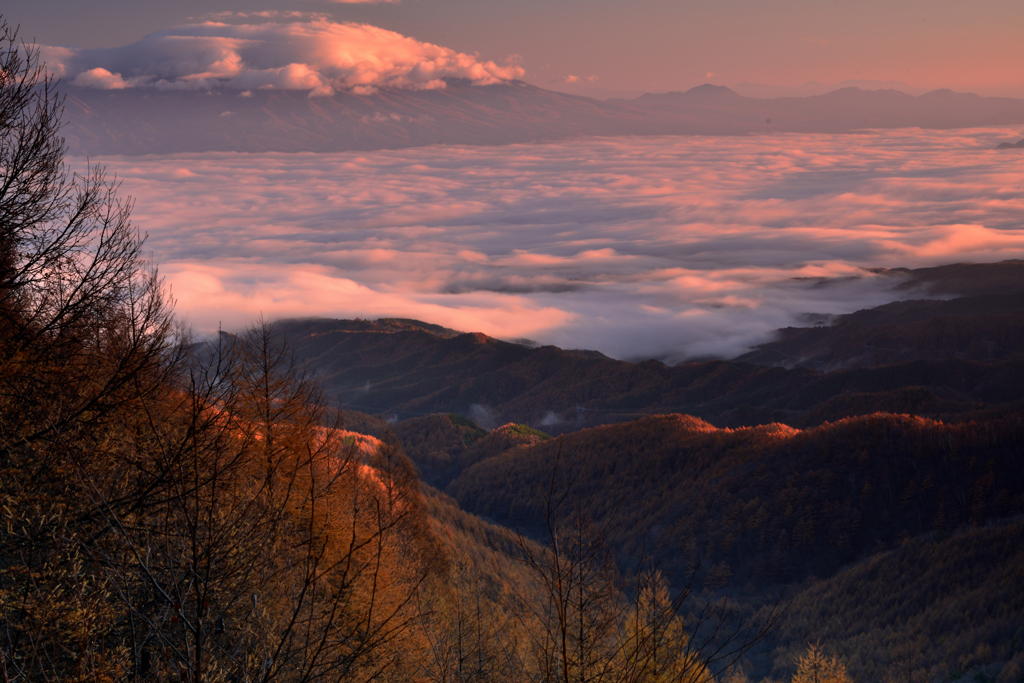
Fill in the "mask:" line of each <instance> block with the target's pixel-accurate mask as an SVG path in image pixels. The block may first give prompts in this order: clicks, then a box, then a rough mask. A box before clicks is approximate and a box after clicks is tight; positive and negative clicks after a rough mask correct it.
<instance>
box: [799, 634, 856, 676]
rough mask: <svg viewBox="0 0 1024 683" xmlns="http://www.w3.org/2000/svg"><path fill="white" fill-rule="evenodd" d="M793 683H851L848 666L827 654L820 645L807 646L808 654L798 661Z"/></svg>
mask: <svg viewBox="0 0 1024 683" xmlns="http://www.w3.org/2000/svg"><path fill="white" fill-rule="evenodd" d="M792 683H851V681H850V677H849V675H847V673H846V665H845V664H843V662H842V661H840V659H839V658H838V657H836V656H835V655H830V654H826V653H825V651H824V650H823V649H822V647H821V645H820V644H818V643H811V644H809V645H808V646H807V652H805V653H804V654H802V655H800V657H798V658H797V660H796V673H795V674H794V675H793V680H792Z"/></svg>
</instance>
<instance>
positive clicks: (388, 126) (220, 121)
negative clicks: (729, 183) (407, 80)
mask: <svg viewBox="0 0 1024 683" xmlns="http://www.w3.org/2000/svg"><path fill="white" fill-rule="evenodd" d="M64 91H65V92H66V94H67V101H66V106H65V116H64V118H65V122H66V123H65V126H64V128H63V129H62V134H63V135H64V136H65V137H66V138H67V141H68V145H69V149H70V151H71V153H73V154H80V155H91V156H96V155H105V154H127V155H139V154H170V153H178V152H193V153H194V152H208V151H221V152H337V151H344V150H376V149H400V148H406V147H418V146H423V145H432V144H443V143H447V144H468V145H500V144H509V143H525V142H540V141H549V140H561V139H566V138H574V137H580V136H593V135H666V134H701V135H742V134H747V133H763V132H771V131H782V132H803V133H843V132H849V131H853V130H857V129H863V128H900V127H907V126H916V127H921V128H962V127H970V126H994V125H1015V124H1024V99H1013V98H998V97H979V96H977V95H971V94H964V93H954V92H952V91H948V90H937V91H934V92H930V93H926V94H924V95H920V96H917V97H915V96H912V95H907V94H905V93H902V92H898V91H895V90H861V89H859V88H842V89H840V90H836V91H834V92H831V93H828V94H825V95H816V96H813V97H780V98H774V99H756V98H752V97H744V96H742V95H740V94H738V93H736V92H734V91H732V90H730V89H728V88H723V87H720V86H713V85H702V86H698V87H696V88H693V89H691V90H688V91H686V92H683V93H665V94H660V95H652V94H646V95H642V96H641V97H638V98H636V99H633V100H628V101H627V100H615V99H613V100H608V101H599V100H594V99H590V98H587V97H581V96H578V95H569V94H566V93H560V92H553V91H550V90H544V89H542V88H538V87H536V86H532V85H529V84H527V83H523V82H520V81H516V82H509V83H502V84H496V85H488V86H473V85H471V84H470V83H469V82H468V81H460V80H449V81H448V82H447V87H446V88H444V89H441V90H423V91H413V90H381V91H379V92H377V93H376V94H373V95H365V96H360V95H355V94H352V93H344V92H342V93H337V94H335V95H333V96H330V97H313V98H310V97H309V96H308V93H307V92H305V91H290V90H275V91H270V90H256V91H252V92H251V93H249V96H246V97H242V96H240V95H239V93H238V92H237V91H233V90H211V91H208V92H201V91H188V90H166V91H160V90H154V89H144V88H129V89H125V90H93V89H87V88H75V87H71V86H65V87H64Z"/></svg>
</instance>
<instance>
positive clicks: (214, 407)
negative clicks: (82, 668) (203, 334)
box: [91, 324, 427, 682]
mask: <svg viewBox="0 0 1024 683" xmlns="http://www.w3.org/2000/svg"><path fill="white" fill-rule="evenodd" d="M188 378H189V379H188V382H187V384H186V385H185V386H184V387H183V388H182V389H181V390H180V392H179V394H178V396H179V400H178V401H177V402H176V403H172V404H171V405H170V406H169V409H168V411H167V412H166V413H163V414H159V415H153V420H152V425H153V429H154V434H153V435H152V438H150V439H148V441H147V443H146V444H145V445H144V447H145V448H147V449H148V452H147V453H146V454H145V457H146V466H145V467H144V468H141V469H140V472H141V475H137V476H142V477H143V479H144V481H140V482H139V483H138V484H136V485H135V486H134V488H135V489H136V490H142V489H145V490H147V492H148V493H147V496H146V498H145V499H144V500H143V499H140V500H139V501H138V504H136V505H134V506H131V507H128V508H126V507H125V506H123V505H121V506H118V505H114V504H111V502H110V500H109V499H107V498H104V499H103V500H102V501H101V507H102V511H103V514H104V517H105V520H106V522H107V524H108V525H109V527H110V530H111V533H110V535H109V536H110V538H109V540H108V541H107V542H105V543H102V544H97V545H95V546H93V547H92V548H91V551H92V552H93V553H94V556H95V557H96V559H97V561H98V562H99V563H100V564H101V565H102V566H103V567H104V568H105V569H106V571H107V574H106V575H107V577H108V580H109V582H110V585H111V586H112V587H113V588H114V589H115V590H116V591H117V594H118V596H119V597H120V598H121V600H122V601H123V603H124V604H125V605H126V607H127V610H128V615H127V618H128V620H129V622H130V630H131V637H130V642H131V647H132V650H133V652H132V657H133V661H134V671H135V674H136V675H137V676H138V677H140V678H144V677H147V676H160V675H174V676H177V677H180V678H183V679H187V680H190V681H196V682H198V681H218V680H229V679H234V680H245V679H248V680H262V681H271V680H283V681H314V680H325V679H326V680H359V679H360V678H362V677H369V676H370V674H371V673H380V672H382V671H385V670H387V669H389V668H390V667H392V666H393V665H394V664H395V663H396V661H397V659H396V656H395V652H394V650H395V648H392V647H391V645H392V644H393V640H394V638H395V637H396V635H397V634H398V633H399V632H401V631H402V630H403V629H404V628H405V626H406V625H407V624H408V623H409V621H410V620H411V619H413V618H414V616H415V613H414V610H413V609H412V603H411V601H412V599H413V597H414V595H415V592H416V590H417V588H418V586H419V584H420V583H421V582H422V580H423V578H424V576H425V573H426V571H427V569H426V567H427V563H426V561H425V560H424V559H423V558H424V555H425V552H424V548H423V544H422V539H421V538H420V534H421V532H420V530H419V528H418V522H417V521H416V520H417V515H418V505H419V502H418V497H417V492H416V489H415V488H414V482H413V481H411V480H409V479H408V477H403V476H400V473H401V472H403V471H404V470H403V468H402V467H401V466H400V458H399V456H398V455H397V454H387V453H383V454H378V455H377V456H376V458H375V459H374V460H375V462H369V463H368V462H366V461H365V460H364V458H363V457H362V454H361V453H360V452H359V451H358V450H357V448H356V446H355V445H354V444H351V443H346V441H345V440H344V439H343V437H342V435H341V434H340V431H339V430H338V429H337V426H335V425H329V424H325V417H326V410H325V407H324V403H323V401H322V399H321V397H320V395H319V389H318V388H317V386H316V384H315V383H314V382H312V381H311V379H310V378H309V377H307V376H304V375H303V374H302V373H301V372H298V371H296V370H295V369H294V368H291V367H289V364H288V355H287V353H286V351H285V350H284V349H283V348H282V347H281V346H280V344H279V343H278V342H277V340H276V339H275V337H274V334H273V331H272V329H271V328H270V327H269V326H268V325H265V324H261V325H258V326H256V327H254V328H253V329H251V330H250V331H249V332H248V333H246V334H245V335H243V336H242V337H241V338H239V339H237V340H232V339H226V338H224V337H222V338H221V341H220V342H219V343H218V344H216V345H214V346H213V347H212V348H210V349H209V350H208V352H206V353H202V354H199V357H198V358H197V359H196V361H195V363H194V365H193V366H192V367H191V368H190V370H189V373H188ZM396 461H397V462H396ZM374 465H377V466H374Z"/></svg>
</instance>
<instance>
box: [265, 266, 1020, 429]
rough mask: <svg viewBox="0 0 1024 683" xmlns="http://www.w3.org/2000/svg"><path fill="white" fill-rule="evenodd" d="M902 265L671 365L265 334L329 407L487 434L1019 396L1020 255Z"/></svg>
mask: <svg viewBox="0 0 1024 683" xmlns="http://www.w3.org/2000/svg"><path fill="white" fill-rule="evenodd" d="M903 274H904V276H905V279H904V280H903V282H904V283H905V284H904V285H901V287H903V289H902V290H901V291H904V292H906V295H907V296H909V297H913V298H912V299H910V300H907V301H902V302H896V303H892V304H888V305H886V306H881V307H878V308H874V309H869V310H864V311H858V312H857V313H853V314H851V315H848V316H840V317H837V318H835V319H833V321H832V324H831V325H819V326H814V327H807V328H790V329H786V330H781V331H779V335H778V339H777V340H776V341H773V342H771V343H768V344H765V345H762V346H761V347H758V348H757V349H755V350H754V351H752V352H750V353H748V354H746V355H745V356H742V357H741V358H739V359H736V360H734V361H725V360H717V361H708V362H702V363H685V364H681V365H678V366H675V367H669V366H666V365H664V364H662V363H660V362H658V361H645V362H640V363H628V362H624V361H618V360H614V359H611V358H608V357H606V356H603V355H602V354H600V353H597V352H594V351H571V350H570V351H567V350H563V349H559V348H556V347H554V346H545V347H540V348H534V347H529V346H524V345H520V344H515V343H511V342H504V341H500V340H497V339H493V338H490V337H487V336H486V335H482V334H469V333H466V334H459V333H456V332H455V331H453V330H446V329H443V328H437V327H436V326H432V325H428V324H426V323H418V322H415V321H400V320H391V319H384V320H380V321H375V322H371V321H343V320H342V321H339V320H302V321H282V322H281V323H279V329H280V331H281V332H282V334H284V335H286V336H287V337H288V339H289V340H290V343H291V344H292V345H293V347H294V349H295V351H296V353H297V354H298V356H299V357H300V358H301V359H303V360H304V361H305V362H307V363H309V364H310V365H312V366H314V367H315V368H316V369H317V371H318V372H319V373H320V376H321V378H322V379H323V381H324V384H325V387H326V390H327V391H328V393H329V394H330V396H331V397H332V398H333V399H334V400H335V401H336V402H337V403H338V404H339V406H340V407H343V408H346V409H349V410H356V411H362V412H366V413H370V414H376V415H391V416H394V417H396V418H399V419H405V418H413V417H423V416H426V415H430V414H434V413H442V414H449V413H456V414H459V415H462V416H464V417H470V418H472V419H474V420H476V421H477V422H478V423H479V424H481V425H483V426H485V427H487V428H491V427H497V426H499V425H501V424H506V423H509V422H514V423H520V424H526V425H529V426H531V427H534V428H536V429H539V430H541V431H543V432H547V433H550V434H558V433H563V432H568V431H572V430H575V429H578V428H581V427H589V426H595V425H598V424H605V423H615V422H622V421H626V420H632V419H636V418H637V417H641V416H643V415H649V414H656V413H687V414H691V415H695V416H698V417H701V418H702V419H705V420H708V421H709V422H711V423H712V424H715V425H718V426H739V425H755V424H766V423H770V422H784V423H786V424H790V425H793V426H798V427H802V426H810V425H815V424H820V423H821V422H824V421H827V420H836V419H840V418H843V417H847V416H851V415H861V414H868V413H873V412H876V411H880V410H881V411H888V412H894V413H913V414H920V415H925V416H931V417H943V418H945V419H950V418H953V417H954V416H957V415H960V416H967V415H971V414H975V413H977V412H978V411H979V410H986V409H988V408H992V407H1000V406H1003V407H1005V406H1013V405H1015V404H1017V402H1020V401H1022V400H1024V304H1022V303H1021V302H1024V262H1019V261H1008V262H1004V263H998V264H976V265H972V264H955V265H950V266H943V267H940V268H926V269H917V270H912V271H904V273H903ZM953 293H962V294H967V295H968V296H959V297H957V296H954V295H953ZM922 296H930V297H940V296H941V297H948V298H947V299H936V298H933V299H921V298H919V297H922Z"/></svg>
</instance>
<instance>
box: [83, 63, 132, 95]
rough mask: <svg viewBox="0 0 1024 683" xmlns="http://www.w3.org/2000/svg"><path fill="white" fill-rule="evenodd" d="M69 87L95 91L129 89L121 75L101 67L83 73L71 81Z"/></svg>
mask: <svg viewBox="0 0 1024 683" xmlns="http://www.w3.org/2000/svg"><path fill="white" fill-rule="evenodd" d="M71 85H76V86H78V87H80V88H96V89H97V90H124V89H125V88H128V87H130V84H129V83H128V81H126V80H124V79H123V78H122V77H121V74H112V73H110V72H109V71H107V70H106V69H104V68H102V67H96V68H95V69H89V70H88V71H83V72H81V73H80V74H78V75H77V76H75V78H74V79H73V80H72V81H71Z"/></svg>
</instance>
